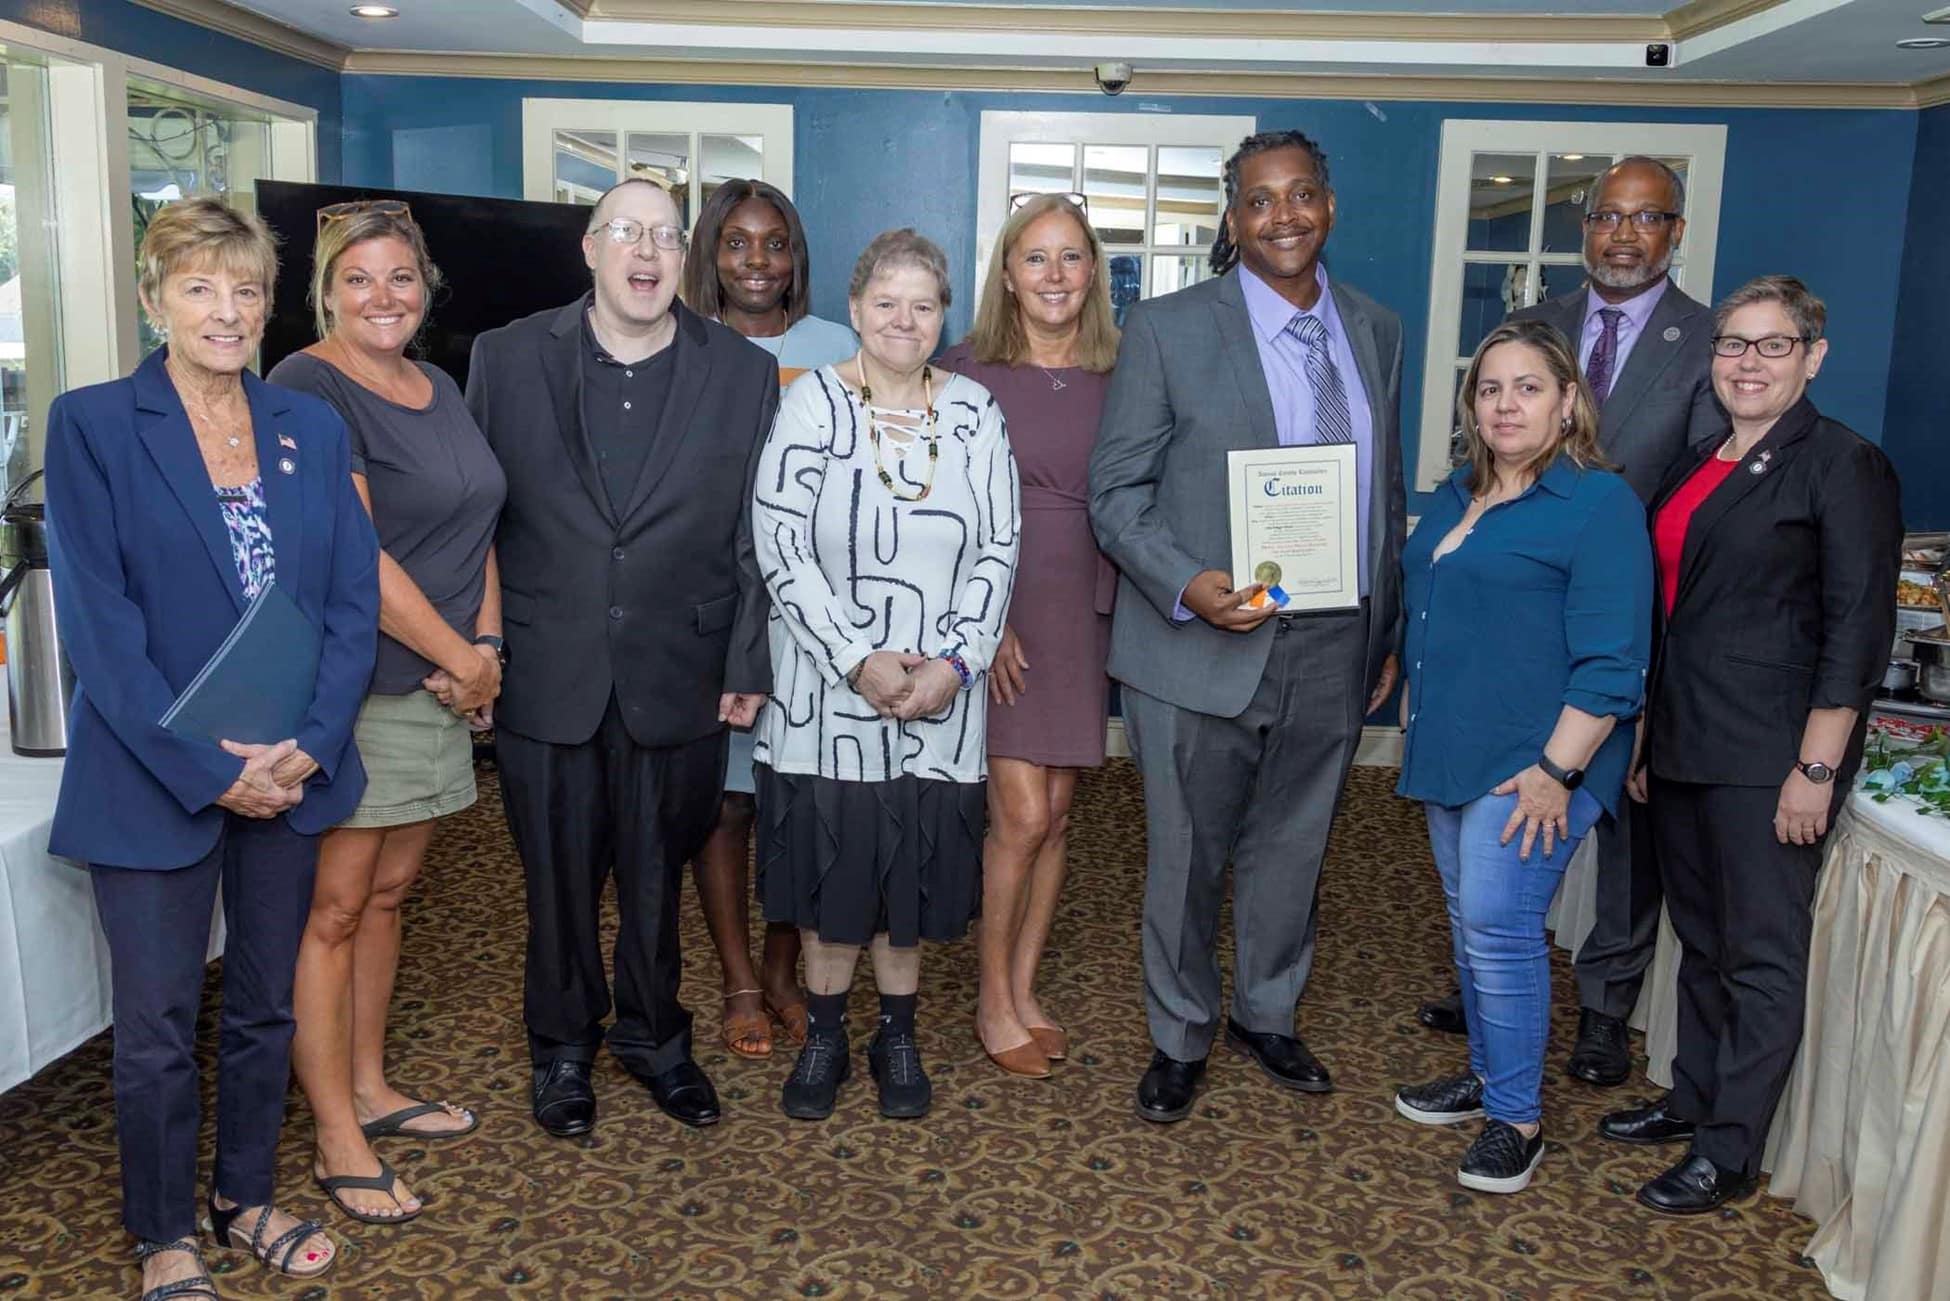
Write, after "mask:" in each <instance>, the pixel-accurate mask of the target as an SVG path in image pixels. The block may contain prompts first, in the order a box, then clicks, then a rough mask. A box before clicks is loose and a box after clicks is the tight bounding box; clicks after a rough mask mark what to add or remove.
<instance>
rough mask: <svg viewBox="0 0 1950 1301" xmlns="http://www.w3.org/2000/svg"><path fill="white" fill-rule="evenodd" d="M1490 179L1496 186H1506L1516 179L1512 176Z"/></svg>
mask: <svg viewBox="0 0 1950 1301" xmlns="http://www.w3.org/2000/svg"><path fill="white" fill-rule="evenodd" d="M1490 179H1491V180H1492V181H1494V182H1496V183H1497V184H1498V185H1508V184H1510V183H1511V182H1512V181H1514V180H1515V179H1516V178H1515V177H1514V176H1492V177H1490Z"/></svg>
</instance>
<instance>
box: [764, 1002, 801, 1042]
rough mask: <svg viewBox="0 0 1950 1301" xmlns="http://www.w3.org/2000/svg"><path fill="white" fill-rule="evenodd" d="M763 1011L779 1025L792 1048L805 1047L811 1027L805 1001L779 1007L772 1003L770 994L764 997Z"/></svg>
mask: <svg viewBox="0 0 1950 1301" xmlns="http://www.w3.org/2000/svg"><path fill="white" fill-rule="evenodd" d="M765 1010H766V1012H767V1013H769V1014H770V1015H771V1016H772V1018H773V1019H774V1020H776V1021H777V1022H778V1023H779V1026H780V1028H781V1029H783V1030H784V1031H785V1037H786V1038H788V1039H790V1040H791V1041H792V1046H793V1047H795V1048H803V1047H805V1046H806V1036H807V1035H808V1034H809V1033H811V1028H812V1027H811V1020H810V1018H809V1017H808V1015H807V1013H806V1000H805V999H803V998H802V999H800V1000H799V1001H798V1002H796V1003H787V1004H786V1005H785V1006H783V1007H781V1006H779V1005H778V1004H777V1003H774V1002H773V1001H772V996H771V995H770V994H767V995H766V996H765Z"/></svg>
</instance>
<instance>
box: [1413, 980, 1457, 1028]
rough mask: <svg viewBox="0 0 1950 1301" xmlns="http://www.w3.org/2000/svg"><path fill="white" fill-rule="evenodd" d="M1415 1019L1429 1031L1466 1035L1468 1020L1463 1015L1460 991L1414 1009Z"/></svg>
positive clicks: (1434, 999) (1433, 999) (1431, 1000)
mask: <svg viewBox="0 0 1950 1301" xmlns="http://www.w3.org/2000/svg"><path fill="white" fill-rule="evenodd" d="M1415 1019H1416V1020H1417V1021H1420V1022H1421V1023H1422V1024H1423V1025H1425V1026H1427V1027H1428V1028H1429V1029H1431V1030H1440V1031H1442V1033H1444V1034H1468V1033H1469V1018H1468V1017H1467V1016H1465V1015H1464V1014H1463V1001H1462V994H1461V992H1460V991H1458V992H1457V993H1454V994H1451V995H1449V997H1447V998H1432V999H1430V1000H1429V1001H1428V1002H1426V1003H1424V1004H1422V1006H1420V1007H1418V1008H1416V1009H1415Z"/></svg>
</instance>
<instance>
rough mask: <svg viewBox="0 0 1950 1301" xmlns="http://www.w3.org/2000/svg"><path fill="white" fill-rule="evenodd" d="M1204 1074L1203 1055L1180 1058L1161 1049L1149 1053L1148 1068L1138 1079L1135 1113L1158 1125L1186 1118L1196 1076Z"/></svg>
mask: <svg viewBox="0 0 1950 1301" xmlns="http://www.w3.org/2000/svg"><path fill="white" fill-rule="evenodd" d="M1204 1074H1205V1060H1204V1059H1203V1058H1200V1059H1199V1060H1198V1061H1195V1062H1181V1061H1179V1060H1178V1059H1177V1058H1176V1057H1170V1056H1167V1055H1166V1054H1164V1053H1162V1052H1154V1053H1152V1054H1151V1068H1150V1069H1149V1070H1147V1071H1145V1073H1144V1078H1143V1079H1141V1080H1139V1081H1138V1087H1137V1114H1138V1115H1139V1116H1141V1117H1142V1118H1143V1119H1145V1120H1149V1121H1154V1122H1156V1123H1157V1124H1160V1125H1168V1124H1170V1123H1171V1122H1172V1121H1174V1120H1183V1119H1185V1117H1186V1116H1188V1115H1190V1114H1191V1111H1192V1102H1193V1100H1194V1099H1196V1098H1197V1097H1198V1082H1199V1077H1201V1076H1202V1075H1204Z"/></svg>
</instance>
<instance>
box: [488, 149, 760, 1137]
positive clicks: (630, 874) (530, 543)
mask: <svg viewBox="0 0 1950 1301" xmlns="http://www.w3.org/2000/svg"><path fill="white" fill-rule="evenodd" d="M684 243H685V235H684V227H683V217H682V215H681V214H680V213H679V211H678V209H677V205H676V204H675V203H673V202H672V201H671V198H670V196H669V195H668V194H666V193H665V192H664V191H663V189H662V188H661V187H659V186H657V185H655V184H653V183H651V182H649V181H643V180H633V181H625V182H623V183H622V184H620V185H618V186H616V187H615V188H614V189H612V190H610V191H609V192H608V193H607V194H605V195H604V196H603V197H602V199H601V200H600V201H599V202H598V203H597V204H596V207H595V210H594V212H593V214H592V216H591V219H590V223H589V230H588V233H587V234H586V235H584V236H583V240H582V248H583V255H584V257H585V259H586V260H587V262H588V264H589V269H590V271H591V273H592V276H593V280H594V286H593V288H592V290H591V291H590V292H589V293H586V294H584V295H583V296H582V297H581V298H579V299H577V300H576V301H575V302H573V303H570V304H569V305H568V306H566V307H561V308H556V309H552V310H550V311H546V312H539V313H537V314H535V315H534V316H530V317H527V318H525V319H523V320H520V321H516V322H515V323H514V324H512V325H509V326H505V327H503V328H502V329H499V330H492V331H489V332H488V333H486V334H483V335H482V336H481V337H480V338H479V339H477V340H476V341H475V344H474V355H473V360H472V363H471V367H470V370H469V374H468V382H467V403H468V406H469V407H470V408H472V410H473V412H474V417H475V419H476V420H478V421H479V422H480V425H481V429H482V430H483V431H484V432H485V433H486V435H487V438H488V442H489V443H490V444H491V445H492V446H493V448H494V451H495V455H496V456H498V457H499V458H500V460H501V465H502V468H503V470H505V471H506V473H507V477H508V500H507V505H506V507H505V508H504V509H503V511H502V515H501V524H500V530H499V533H498V535H497V538H496V558H497V560H498V562H499V565H500V578H501V614H502V619H503V623H504V626H505V630H506V636H507V651H506V654H507V668H506V670H505V672H504V675H503V679H502V692H501V698H500V700H499V701H498V702H497V703H496V705H495V720H494V721H495V753H496V759H497V762H498V764H499V767H500V770H501V794H502V801H503V803H504V805H505V806H506V808H507V814H508V827H509V830H510V832H511V833H512V834H513V836H514V840H515V845H516V848H517V849H518V850H519V851H520V853H521V860H522V865H523V868H524V869H525V872H526V876H527V887H528V957H527V970H526V995H525V999H524V1015H525V1019H526V1022H527V1026H528V1043H529V1052H530V1055H531V1057H532V1059H533V1062H534V1093H533V1099H532V1101H533V1105H534V1112H535V1119H536V1121H537V1123H539V1124H540V1125H541V1126H542V1128H543V1129H545V1130H547V1131H548V1132H549V1133H551V1134H557V1135H565V1136H566V1135H573V1134H582V1133H587V1132H588V1131H589V1130H590V1129H591V1128H592V1127H593V1125H594V1124H595V1117H596V1099H595V1092H594V1089H593V1087H592V1086H591V1083H590V1073H591V1067H592V1064H593V1062H594V1058H595V1053H596V1047H597V1045H598V1044H599V1043H601V1042H603V1040H604V1035H603V1029H602V1023H603V1018H604V1017H605V1016H606V1015H607V1014H608V1012H609V1007H610V995H609V987H608V984H607V982H606V981H605V980H604V974H603V953H602V946H601V942H600V939H599V936H598V929H597V927H598V918H599V915H600V901H601V898H602V891H603V883H604V881H605V879H606V878H607V877H608V876H609V874H610V872H611V871H612V870H614V872H615V874H616V886H617V890H616V894H617V911H618V913H619V914H620V918H621V928H620V930H619V933H618V935H617V940H616V955H615V960H616V1022H615V1024H614V1025H612V1026H611V1027H610V1029H609V1033H608V1036H607V1042H608V1044H609V1049H610V1051H611V1052H612V1053H614V1054H615V1055H616V1056H617V1058H618V1059H620V1060H621V1061H622V1062H623V1064H624V1065H625V1066H626V1067H628V1068H629V1070H630V1071H631V1073H632V1074H634V1075H636V1076H637V1077H638V1078H639V1079H641V1080H643V1081H644V1082H645V1083H646V1084H648V1085H649V1088H650V1094H651V1096H652V1097H653V1098H655V1099H656V1102H657V1105H658V1106H660V1107H662V1108H663V1110H664V1111H665V1112H667V1113H668V1114H669V1115H671V1116H673V1117H674V1118H676V1119H678V1120H680V1121H683V1122H684V1123H686V1124H690V1125H709V1124H713V1123H715V1122H716V1121H717V1119H718V1117H719V1111H718V1099H717V1095H716V1093H715V1091H714V1090H713V1089H712V1087H711V1082H710V1080H709V1079H707V1078H706V1077H705V1075H704V1073H703V1072H702V1071H701V1070H699V1069H698V1067H697V1064H696V1063H695V1062H693V1061H692V1060H691V1015H690V1013H689V1012H688V1011H686V1010H685V1008H684V1007H683V1005H682V1004H680V1003H679V1002H678V1001H677V987H678V981H679V979H680V975H681V960H680V958H679V955H678V950H677V904H678V887H679V884H680V882H681V880H682V876H681V872H682V868H683V865H684V863H685V862H686V861H687V860H688V859H689V858H690V857H691V856H692V854H693V853H695V852H696V851H697V850H698V849H699V848H700V847H701V846H702V845H703V844H704V841H705V839H706V838H707V837H708V836H709V835H710V832H711V827H712V824H713V822H714V820H715V818H716V814H717V808H718V804H719V801H720V799H721V798H722V795H723V788H724V771H725V753H726V746H727V740H726V737H727V733H726V730H725V725H726V724H727V723H732V724H736V725H739V726H749V725H750V724H751V722H752V720H753V719H754V718H755V717H756V716H757V713H758V707H759V704H760V703H761V701H762V700H763V699H764V695H765V692H766V691H768V690H769V689H770V686H771V668H770V664H769V661H768V658H767V654H766V646H765V618H766V608H767V607H766V599H765V586H764V583H763V582H762V581H761V580H760V578H759V574H758V567H757V564H756V561H755V559H754V556H753V552H752V540H751V519H750V510H749V498H750V495H751V482H752V474H753V469H754V466H755V465H756V462H757V456H758V450H759V446H760V444H761V443H762V442H763V441H764V437H765V434H766V432H767V431H768V430H769V429H770V428H771V426H772V415H773V412H774V411H775V410H776V409H777V407H778V398H779V386H778V367H777V363H775V362H774V361H773V360H772V359H771V358H770V357H768V356H767V355H766V354H765V353H764V352H762V351H760V350H759V349H757V348H755V347H753V346H752V345H751V344H749V343H746V342H745V341H744V340H742V339H740V338H739V337H738V336H737V335H736V334H734V333H732V332H731V331H730V330H727V329H725V328H724V327H723V326H721V325H718V324H717V323H716V322H712V321H706V320H704V319H702V318H700V317H698V316H697V315H696V314H694V313H692V312H691V311H689V310H688V309H686V308H685V307H684V306H683V305H682V304H680V303H678V302H677V301H676V294H677V285H678V281H679V280H680V278H681V275H682V271H683V264H684Z"/></svg>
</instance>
